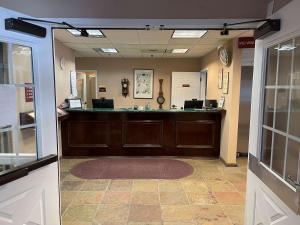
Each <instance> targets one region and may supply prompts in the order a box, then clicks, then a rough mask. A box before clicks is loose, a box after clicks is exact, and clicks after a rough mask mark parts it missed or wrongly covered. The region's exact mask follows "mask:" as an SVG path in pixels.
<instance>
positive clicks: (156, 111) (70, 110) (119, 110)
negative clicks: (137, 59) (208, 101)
mask: <svg viewBox="0 0 300 225" xmlns="http://www.w3.org/2000/svg"><path fill="white" fill-rule="evenodd" d="M66 111H67V112H128V113H187V112H189V113H190V112H193V113H196V112H197V113H199V112H216V113H218V112H222V111H224V110H223V109H185V110H183V109H149V110H134V109H127V108H120V109H103V108H102V109H99V108H95V109H94V108H86V109H79V108H78V109H66Z"/></svg>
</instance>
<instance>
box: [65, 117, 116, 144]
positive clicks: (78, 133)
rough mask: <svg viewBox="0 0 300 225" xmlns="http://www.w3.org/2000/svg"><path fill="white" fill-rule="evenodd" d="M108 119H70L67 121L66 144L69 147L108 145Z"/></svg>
mask: <svg viewBox="0 0 300 225" xmlns="http://www.w3.org/2000/svg"><path fill="white" fill-rule="evenodd" d="M110 130H111V129H110V123H109V122H108V121H71V122H69V123H68V144H69V146H71V147H80V146H82V147H106V148H107V147H108V146H109V144H110Z"/></svg>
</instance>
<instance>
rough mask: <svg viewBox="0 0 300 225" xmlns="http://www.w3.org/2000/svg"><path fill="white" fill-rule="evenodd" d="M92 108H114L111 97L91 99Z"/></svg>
mask: <svg viewBox="0 0 300 225" xmlns="http://www.w3.org/2000/svg"><path fill="white" fill-rule="evenodd" d="M92 104H93V108H106V109H113V108H114V100H113V99H105V98H104V99H92Z"/></svg>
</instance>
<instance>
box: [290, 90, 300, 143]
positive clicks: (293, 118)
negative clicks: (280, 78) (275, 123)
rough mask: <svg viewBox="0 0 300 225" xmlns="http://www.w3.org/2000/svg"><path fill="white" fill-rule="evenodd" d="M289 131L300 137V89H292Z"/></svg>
mask: <svg viewBox="0 0 300 225" xmlns="http://www.w3.org/2000/svg"><path fill="white" fill-rule="evenodd" d="M289 133H290V134H291V135H294V136H296V137H298V138H300V89H298V90H296V89H295V90H292V96H291V112H290V130H289Z"/></svg>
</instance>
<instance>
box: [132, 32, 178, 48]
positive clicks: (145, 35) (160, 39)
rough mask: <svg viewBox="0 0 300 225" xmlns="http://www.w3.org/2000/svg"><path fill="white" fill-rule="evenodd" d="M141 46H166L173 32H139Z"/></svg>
mask: <svg viewBox="0 0 300 225" xmlns="http://www.w3.org/2000/svg"><path fill="white" fill-rule="evenodd" d="M138 34H139V38H140V43H141V44H161V45H163V44H168V42H169V40H170V38H171V36H172V34H173V31H171V30H139V31H138Z"/></svg>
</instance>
